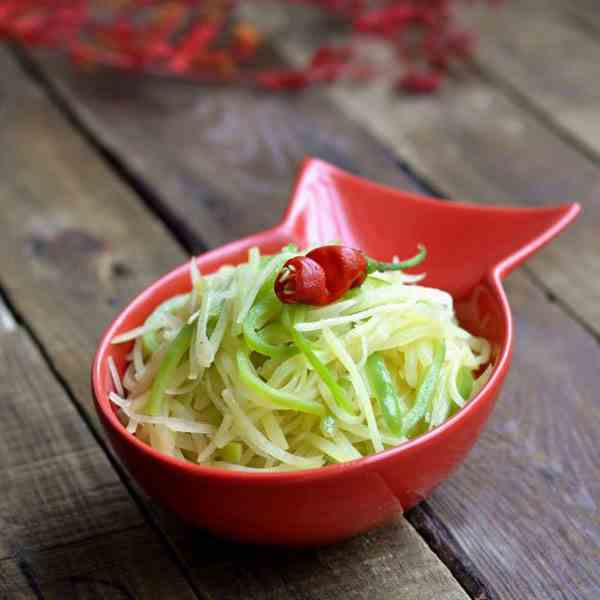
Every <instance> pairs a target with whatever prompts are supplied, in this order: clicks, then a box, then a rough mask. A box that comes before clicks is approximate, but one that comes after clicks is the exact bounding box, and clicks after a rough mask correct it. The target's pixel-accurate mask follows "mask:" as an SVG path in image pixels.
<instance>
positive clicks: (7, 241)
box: [0, 54, 467, 600]
mask: <svg viewBox="0 0 600 600" xmlns="http://www.w3.org/2000/svg"><path fill="white" fill-rule="evenodd" d="M0 61H1V62H0V67H1V68H2V72H3V74H4V76H5V77H4V80H3V83H2V85H5V86H6V88H5V89H10V95H9V96H8V98H7V101H6V102H5V103H4V118H5V130H4V132H3V135H4V136H5V137H4V140H5V142H6V143H7V145H10V147H12V148H14V151H13V152H11V153H10V154H8V155H5V154H2V156H1V157H0V181H1V182H2V183H1V184H0V185H1V187H0V201H1V202H2V206H3V207H5V213H4V223H3V231H2V236H0V253H2V256H3V260H2V261H1V263H0V282H1V283H2V285H3V286H5V289H6V290H7V292H8V294H9V295H10V297H11V298H12V300H13V302H14V303H15V305H16V306H17V307H18V310H19V312H20V313H21V314H23V315H25V316H26V318H27V322H28V323H29V324H30V326H31V328H32V330H33V331H34V332H35V334H36V336H38V337H39V339H40V340H41V342H42V343H43V345H44V347H45V348H46V350H47V352H48V355H49V356H50V357H51V359H52V361H53V363H54V364H55V366H56V368H57V370H58V371H59V372H60V373H61V375H62V376H63V377H64V379H65V381H66V382H67V383H68V385H69V387H71V388H72V389H73V390H74V391H75V396H76V398H77V401H78V402H80V403H81V405H82V407H83V408H84V410H85V411H86V412H87V413H89V412H90V411H91V410H92V409H91V405H90V402H89V392H88V389H87V386H88V376H89V365H90V361H91V358H92V354H93V351H94V347H95V343H96V339H97V337H98V333H99V331H100V330H101V328H102V327H103V326H104V325H105V324H106V322H108V320H109V319H110V318H111V317H112V316H113V314H114V313H115V311H116V310H117V307H118V306H120V305H123V304H124V302H125V301H126V299H127V298H128V297H129V296H130V295H131V294H132V293H133V291H134V290H137V289H139V288H141V287H142V286H143V285H144V284H145V283H146V281H147V279H148V278H151V277H156V276H158V275H159V274H161V273H162V272H163V271H164V270H165V269H166V265H167V264H174V263H176V262H179V261H181V260H182V258H183V257H182V253H181V250H180V249H179V248H178V246H177V245H176V243H175V242H174V240H173V239H172V238H171V237H170V236H169V235H168V234H167V233H166V231H165V230H164V229H163V228H162V227H160V226H159V225H158V224H157V223H156V221H155V219H154V218H153V217H152V216H151V215H150V214H149V213H148V212H147V211H146V210H144V208H143V207H142V206H141V204H139V203H138V202H137V201H136V200H135V198H134V197H133V196H132V195H131V193H129V192H128V191H127V189H126V188H125V187H124V186H122V185H119V184H118V183H117V182H116V181H112V180H111V179H110V178H109V177H108V175H107V169H106V166H105V165H103V163H102V162H101V161H100V160H98V159H97V157H96V156H94V153H93V151H92V150H91V149H90V147H89V146H88V145H87V144H86V143H84V142H83V141H82V139H81V138H80V137H79V136H77V135H76V134H74V132H73V131H72V130H71V129H70V128H69V127H67V126H66V125H65V121H64V119H63V118H62V117H61V116H60V114H59V113H58V111H56V110H55V109H54V108H53V107H52V106H51V105H50V104H49V103H48V102H47V101H46V100H45V98H43V97H42V95H41V94H40V92H39V91H38V90H37V89H36V88H35V87H34V86H32V85H31V84H30V83H29V82H27V81H25V80H24V79H23V77H22V76H21V73H20V72H19V71H18V69H17V68H16V66H15V64H14V63H13V62H11V61H10V60H9V59H8V57H7V56H6V55H2V54H0ZM17 115H18V125H17V124H15V123H16V121H17ZM32 164H33V165H37V166H36V168H35V169H34V170H32V169H31V165H32ZM200 223H202V222H201V221H200V222H198V223H197V224H195V226H198V227H200V226H202V227H211V226H212V221H209V222H207V223H203V224H202V225H200ZM236 223H238V222H237V221H233V226H234V227H235V226H236ZM240 223H241V220H240ZM241 226H242V225H240V227H241ZM25 262H27V264H28V268H27V269H23V268H22V265H23V264H24V263H25ZM74 274H76V276H74ZM80 320H85V323H81V326H79V321H80ZM74 323H75V324H77V330H74ZM92 420H93V423H94V425H95V426H96V420H95V418H93V417H92ZM149 508H150V510H151V511H152V514H153V515H154V516H155V517H156V518H157V519H158V521H159V524H160V526H161V527H162V528H163V530H164V531H166V532H167V534H168V535H169V536H170V539H171V541H172V543H173V548H174V550H175V551H176V552H177V553H178V554H179V556H180V559H181V560H182V561H183V562H185V563H186V565H187V569H188V572H189V576H190V578H191V579H192V580H193V581H194V584H195V586H197V588H198V589H199V590H203V591H204V590H207V589H210V592H212V593H213V594H214V596H215V597H233V596H235V594H236V593H237V592H236V590H248V593H250V592H251V593H252V594H253V595H252V596H250V595H246V597H248V598H250V597H253V598H267V597H268V598H272V597H278V598H287V597H290V596H292V595H295V596H296V597H303V598H317V597H319V596H316V595H315V593H316V592H315V590H320V592H319V593H321V592H322V593H323V594H325V593H327V594H328V597H333V596H339V595H343V590H344V589H346V587H345V586H347V585H348V584H347V582H348V581H355V582H356V584H357V585H356V588H355V589H354V591H353V597H354V598H378V597H379V598H384V597H386V596H385V594H388V592H389V591H390V590H391V587H390V586H392V585H393V589H394V592H395V593H397V594H399V595H401V596H402V597H403V598H406V599H412V598H414V599H415V600H416V599H422V598H434V597H444V598H448V599H449V600H454V599H456V600H464V599H466V598H467V595H466V594H465V592H464V591H463V590H462V588H461V587H460V586H459V585H458V583H457V582H456V581H455V580H454V579H453V577H452V575H451V574H450V573H449V571H448V570H447V569H446V568H445V567H444V565H443V564H442V563H441V562H440V561H439V560H438V559H437V558H436V557H435V555H434V554H433V553H432V552H431V551H430V550H429V549H428V548H427V546H426V545H425V544H424V543H423V541H422V540H421V539H420V537H419V536H418V534H417V533H416V532H415V531H414V529H413V528H412V527H410V526H408V525H407V524H406V523H405V522H404V521H401V522H400V523H399V525H398V527H397V528H395V529H390V530H388V531H387V533H384V534H379V533H377V532H374V533H372V534H369V535H367V536H364V537H363V538H360V540H358V541H355V542H354V543H349V544H348V545H346V546H345V547H346V548H348V550H349V551H351V552H352V555H351V556H350V555H348V556H345V557H344V561H341V560H340V559H339V558H336V557H339V555H338V552H339V547H338V548H337V549H336V548H331V549H324V550H321V551H319V552H318V553H297V554H295V555H293V563H291V562H290V563H288V561H285V560H281V556H284V555H283V554H282V553H281V552H280V551H278V550H272V549H271V550H265V551H264V553H263V554H262V556H263V557H264V563H260V564H257V563H256V562H255V561H254V556H255V555H256V551H255V550H254V549H248V548H246V549H245V550H244V551H242V550H240V547H238V546H235V545H233V544H229V543H224V542H217V541H212V542H210V548H211V551H210V552H206V551H205V550H204V546H205V544H208V538H207V536H205V535H204V534H201V533H199V532H191V531H190V530H189V528H187V527H186V526H184V525H183V524H182V523H180V522H179V521H177V520H175V519H173V518H171V517H170V516H169V515H165V514H164V513H163V512H162V511H161V510H160V509H158V508H157V507H155V506H154V505H152V504H150V505H149ZM192 536H193V539H194V540H195V544H197V546H196V547H195V549H194V551H193V552H188V551H186V549H185V543H186V540H188V541H189V540H190V539H191V538H192ZM382 536H383V537H382ZM387 536H391V539H390V541H389V543H387V542H386V545H383V544H380V542H381V540H385V539H388V537H387ZM188 543H191V542H188ZM342 547H344V546H342ZM400 548H401V551H400ZM289 556H291V555H289ZM224 557H225V559H226V560H229V561H230V564H231V571H232V572H235V574H236V577H235V578H232V577H223V576H222V572H221V571H220V569H221V568H222V564H223V560H224ZM399 557H401V558H402V561H403V564H406V565H410V569H406V570H405V569H404V567H401V566H400V565H399V564H398V560H399ZM291 560H292V558H290V561H291ZM271 564H273V565H274V566H273V568H272V569H273V570H272V573H271V575H270V577H271V579H270V580H269V581H275V580H278V581H279V582H280V583H279V584H278V588H277V591H276V594H277V596H273V595H272V594H274V593H275V592H273V591H272V590H271V589H270V584H265V585H264V586H263V585H258V586H257V585H255V583H254V582H255V581H257V580H258V579H259V578H261V577H262V578H263V579H264V578H265V574H264V573H265V570H264V569H265V566H266V567H267V568H269V569H270V568H271V567H270V566H269V565H271ZM213 572H214V576H213V575H212V573H213ZM363 572H364V573H368V574H369V577H365V578H362V579H358V578H357V577H356V573H363ZM389 573H394V576H393V577H390V576H389ZM292 576H293V578H294V579H293V583H291V582H288V579H287V578H288V577H292ZM211 577H212V579H211ZM317 582H318V585H317ZM325 590H327V591H326V592H325ZM432 594H435V596H434V595H432Z"/></svg>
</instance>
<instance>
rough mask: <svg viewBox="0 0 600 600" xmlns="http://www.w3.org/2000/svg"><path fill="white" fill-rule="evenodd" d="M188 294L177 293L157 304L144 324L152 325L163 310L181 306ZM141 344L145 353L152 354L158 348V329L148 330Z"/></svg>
mask: <svg viewBox="0 0 600 600" xmlns="http://www.w3.org/2000/svg"><path fill="white" fill-rule="evenodd" d="M188 298H189V294H179V295H178V296H173V297H172V298H169V299H168V300H165V301H164V302H163V303H162V304H159V305H158V306H157V307H156V309H155V310H154V312H153V313H152V314H151V315H150V316H149V317H148V318H147V319H146V323H145V325H154V324H156V323H157V322H158V320H159V319H160V317H161V315H162V314H163V313H165V312H170V313H173V312H175V311H176V310H179V309H181V308H183V306H184V305H185V303H186V302H187V301H188ZM142 344H143V346H144V351H145V352H146V354H154V352H156V350H157V348H158V331H156V330H155V331H149V332H148V333H146V334H145V335H144V336H143V337H142Z"/></svg>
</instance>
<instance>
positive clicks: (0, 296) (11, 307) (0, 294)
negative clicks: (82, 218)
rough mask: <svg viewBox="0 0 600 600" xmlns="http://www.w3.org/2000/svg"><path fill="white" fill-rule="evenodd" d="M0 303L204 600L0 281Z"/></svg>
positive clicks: (202, 599) (202, 598)
mask: <svg viewBox="0 0 600 600" xmlns="http://www.w3.org/2000/svg"><path fill="white" fill-rule="evenodd" d="M1 303H4V305H5V306H6V308H7V310H8V311H9V312H10V314H11V316H12V317H13V319H14V320H15V321H16V323H17V325H18V326H19V327H20V328H21V329H22V330H23V332H25V333H26V334H27V336H28V337H29V339H30V340H31V342H32V343H33V345H34V346H35V348H36V350H37V351H38V352H39V353H40V356H41V358H42V360H43V361H44V363H45V364H46V366H47V368H48V369H49V371H50V373H51V374H52V375H53V377H54V378H55V379H56V381H57V382H58V384H59V385H60V386H61V388H62V389H63V391H64V393H65V394H66V396H67V398H68V399H69V401H70V402H71V404H72V405H73V408H74V409H75V411H76V412H77V414H78V415H79V417H80V418H81V419H82V420H83V422H84V424H85V426H86V427H87V429H88V430H89V432H90V433H91V435H92V437H93V438H94V440H95V441H96V443H97V444H98V445H99V446H100V448H101V450H102V451H103V453H104V454H105V455H106V457H107V459H108V461H109V463H110V464H111V466H112V467H113V469H114V470H115V471H116V473H117V476H118V477H119V479H120V480H121V482H122V483H123V485H124V486H125V489H126V490H127V491H128V493H129V495H130V496H131V498H132V500H133V501H134V502H135V504H136V506H137V507H138V509H139V510H140V512H141V514H142V516H143V517H144V520H145V522H146V523H147V525H148V526H149V527H150V528H151V529H152V530H153V531H154V532H155V533H156V535H157V536H158V539H159V540H160V541H161V542H162V545H163V546H164V547H165V551H166V553H167V556H169V557H170V558H171V560H172V561H173V563H174V565H175V567H176V568H178V569H179V571H180V572H181V573H182V575H183V577H184V579H185V581H186V583H187V584H188V586H189V587H190V590H191V591H192V593H193V594H194V595H195V596H196V597H197V598H198V600H208V599H209V596H208V595H207V594H206V593H204V592H201V591H200V590H199V589H198V588H197V587H196V585H195V584H194V582H193V581H192V579H191V577H190V576H189V573H188V570H187V568H186V566H185V564H184V563H183V561H181V559H180V557H179V555H178V554H177V552H176V551H175V549H174V547H173V546H172V545H171V543H170V541H169V539H168V538H167V536H166V534H165V533H163V531H162V530H161V529H160V527H159V526H158V524H157V523H156V521H155V520H154V517H153V515H152V513H151V512H150V510H149V508H147V506H146V504H145V503H144V502H143V500H142V497H141V495H140V494H139V493H138V492H137V491H136V490H135V489H134V487H133V486H132V484H131V483H130V482H129V476H128V474H127V473H126V471H125V469H124V467H122V466H121V464H120V463H119V462H118V461H117V460H116V458H115V457H114V455H113V453H112V452H111V450H110V449H109V447H108V445H107V443H106V442H105V441H104V439H103V438H102V437H101V436H100V434H99V433H98V431H97V430H96V428H95V427H94V425H93V423H92V420H91V419H90V417H89V416H88V415H87V414H86V412H85V410H84V409H83V407H82V406H81V405H80V404H79V402H78V401H77V399H76V396H75V393H74V392H73V390H72V389H71V386H70V385H69V383H68V382H67V381H66V380H65V378H64V377H63V375H62V373H61V372H60V370H59V369H58V367H57V366H56V365H55V364H54V361H53V360H52V358H51V357H50V355H49V354H48V352H47V351H46V349H45V347H44V345H43V344H42V342H41V340H40V339H39V338H38V337H37V335H36V333H35V332H34V331H33V329H32V328H31V326H30V325H29V324H28V323H27V322H26V321H25V319H24V317H23V315H22V314H21V313H20V312H19V310H18V308H17V306H16V304H15V303H14V302H13V300H12V298H11V297H10V295H9V294H8V292H7V290H6V289H5V287H4V286H3V285H2V283H1V282H0V304H1ZM140 526H141V525H140ZM111 533H112V532H111ZM115 533H118V532H115Z"/></svg>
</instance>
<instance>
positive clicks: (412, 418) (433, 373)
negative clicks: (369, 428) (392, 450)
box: [402, 340, 446, 437]
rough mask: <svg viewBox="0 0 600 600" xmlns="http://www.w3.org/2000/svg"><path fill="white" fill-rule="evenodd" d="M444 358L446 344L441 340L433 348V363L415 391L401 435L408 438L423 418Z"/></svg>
mask: <svg viewBox="0 0 600 600" xmlns="http://www.w3.org/2000/svg"><path fill="white" fill-rule="evenodd" d="M445 357H446V342H445V341H444V340H442V341H441V342H438V343H437V344H436V347H435V351H434V354H433V362H432V363H431V364H430V365H429V368H428V369H427V372H426V374H425V377H424V378H423V381H422V382H421V384H420V385H419V388H418V390H417V397H416V399H415V403H414V405H413V407H412V408H411V409H410V411H409V412H408V413H407V414H406V415H405V416H404V419H403V420H402V434H403V435H405V436H407V437H410V436H409V434H410V433H411V432H412V430H413V429H414V428H415V427H416V425H417V424H418V423H419V421H420V420H421V419H422V418H423V417H424V416H425V413H426V412H427V407H428V406H429V403H430V401H431V397H432V396H433V392H434V391H435V388H436V386H437V384H438V380H439V378H440V372H441V370H442V365H443V364H444V359H445Z"/></svg>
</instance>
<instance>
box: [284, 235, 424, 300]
mask: <svg viewBox="0 0 600 600" xmlns="http://www.w3.org/2000/svg"><path fill="white" fill-rule="evenodd" d="M426 255H427V251H426V250H425V247H424V246H419V253H418V254H417V255H416V256H413V257H412V258H409V259H408V260H405V261H403V262H399V263H386V262H379V261H376V260H373V259H372V258H369V257H368V256H366V255H365V254H364V253H363V252H361V251H360V250H356V249H355V248H350V247H349V246H320V247H319V248H315V249H314V250H311V251H310V252H309V253H308V254H306V255H305V256H295V257H294V258H290V259H289V260H288V261H287V262H286V263H285V264H284V265H283V268H282V269H281V271H280V272H279V274H278V275H277V278H276V279H275V294H276V295H277V297H278V298H279V300H281V302H284V303H285V304H310V305H312V306H322V305H324V304H330V303H332V302H335V301H336V300H338V299H339V298H341V297H342V296H343V295H344V294H345V293H346V292H347V291H348V290H350V289H352V288H355V287H358V286H359V285H362V283H363V282H364V280H365V279H366V277H367V275H368V274H369V273H373V272H374V271H398V270H400V269H407V268H409V267H414V266H415V265H418V264H419V263H420V262H421V261H422V260H423V259H424V258H425V256H426Z"/></svg>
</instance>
